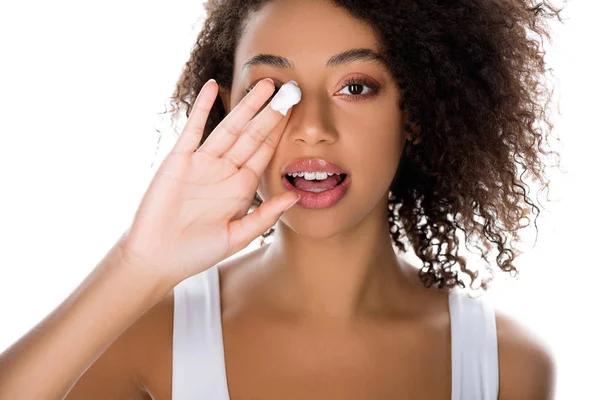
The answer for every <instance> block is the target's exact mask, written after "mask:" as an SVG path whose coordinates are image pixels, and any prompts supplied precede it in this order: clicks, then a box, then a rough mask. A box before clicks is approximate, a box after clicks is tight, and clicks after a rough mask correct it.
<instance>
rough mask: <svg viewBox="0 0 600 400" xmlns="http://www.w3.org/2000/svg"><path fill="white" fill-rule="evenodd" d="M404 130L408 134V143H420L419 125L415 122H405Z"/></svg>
mask: <svg viewBox="0 0 600 400" xmlns="http://www.w3.org/2000/svg"><path fill="white" fill-rule="evenodd" d="M404 130H405V131H406V132H408V139H407V140H408V141H410V142H413V144H419V143H420V142H421V125H419V124H418V123H416V122H412V121H406V122H405V123H404Z"/></svg>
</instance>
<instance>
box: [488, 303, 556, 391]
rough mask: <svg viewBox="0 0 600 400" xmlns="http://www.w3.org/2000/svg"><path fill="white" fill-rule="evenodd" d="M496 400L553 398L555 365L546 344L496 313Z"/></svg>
mask: <svg viewBox="0 0 600 400" xmlns="http://www.w3.org/2000/svg"><path fill="white" fill-rule="evenodd" d="M496 328H497V332H498V358H499V360H498V363H499V370H500V391H499V399H500V400H513V399H530V400H551V399H554V396H555V394H554V390H555V380H556V363H555V358H554V354H553V353H552V351H551V349H550V347H549V346H548V344H547V343H546V342H545V341H543V340H542V338H541V337H539V336H538V335H537V334H536V333H535V332H534V331H532V330H531V329H530V328H528V327H526V326H525V325H524V324H523V323H522V322H520V321H518V320H517V319H516V318H514V317H512V316H509V315H508V314H506V313H504V312H502V311H500V310H496Z"/></svg>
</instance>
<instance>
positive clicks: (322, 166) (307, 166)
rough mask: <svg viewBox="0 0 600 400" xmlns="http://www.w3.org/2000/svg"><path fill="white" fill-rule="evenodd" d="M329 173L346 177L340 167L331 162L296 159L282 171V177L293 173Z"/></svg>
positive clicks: (320, 159)
mask: <svg viewBox="0 0 600 400" xmlns="http://www.w3.org/2000/svg"><path fill="white" fill-rule="evenodd" d="M301 171H305V172H319V171H320V172H331V173H334V174H345V175H348V172H346V171H345V170H344V169H343V168H342V167H340V166H339V165H337V164H336V163H333V162H331V161H327V160H323V159H322V158H298V159H296V160H294V161H292V162H291V163H289V164H288V165H286V166H285V167H284V169H283V173H282V175H286V174H292V173H294V172H301Z"/></svg>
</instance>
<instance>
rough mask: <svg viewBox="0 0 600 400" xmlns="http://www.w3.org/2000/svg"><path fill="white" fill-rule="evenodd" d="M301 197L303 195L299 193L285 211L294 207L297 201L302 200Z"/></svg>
mask: <svg viewBox="0 0 600 400" xmlns="http://www.w3.org/2000/svg"><path fill="white" fill-rule="evenodd" d="M300 197H301V196H300V195H298V198H297V199H296V201H294V202H293V203H292V204H290V205H289V206H288V208H286V209H285V210H283V212H286V211H287V210H289V209H290V208H292V207H293V206H294V205H295V204H296V203H297V202H299V201H300Z"/></svg>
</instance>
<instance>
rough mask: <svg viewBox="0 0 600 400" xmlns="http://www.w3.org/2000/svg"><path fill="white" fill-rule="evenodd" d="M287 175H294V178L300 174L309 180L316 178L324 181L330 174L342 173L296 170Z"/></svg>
mask: <svg viewBox="0 0 600 400" xmlns="http://www.w3.org/2000/svg"><path fill="white" fill-rule="evenodd" d="M287 175H289V176H293V177H294V178H295V177H297V176H300V177H303V178H304V179H306V180H307V181H314V180H318V181H322V180H324V179H327V177H329V176H333V175H340V174H334V173H333V172H294V173H292V174H287Z"/></svg>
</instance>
